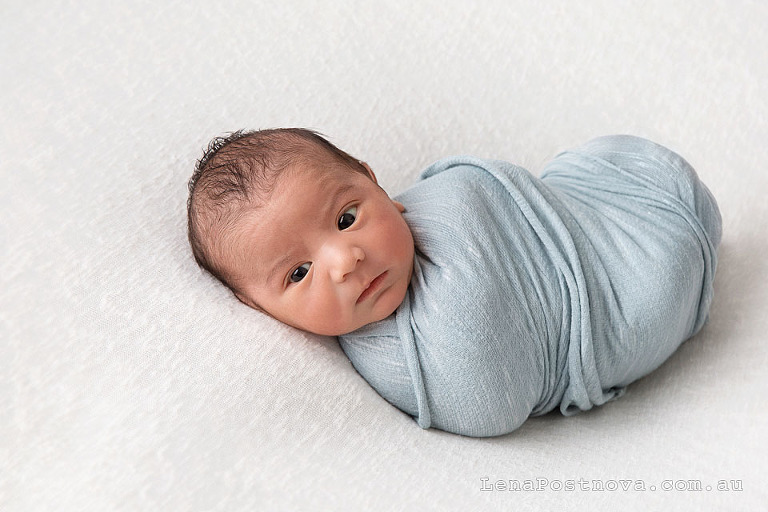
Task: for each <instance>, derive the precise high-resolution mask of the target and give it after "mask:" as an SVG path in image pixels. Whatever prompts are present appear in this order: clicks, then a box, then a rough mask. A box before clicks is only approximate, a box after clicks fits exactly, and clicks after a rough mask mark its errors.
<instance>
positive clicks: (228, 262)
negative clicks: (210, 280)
mask: <svg viewBox="0 0 768 512" xmlns="http://www.w3.org/2000/svg"><path fill="white" fill-rule="evenodd" d="M403 211H404V208H403V206H402V205H401V204H400V203H398V202H396V201H393V200H391V199H390V198H389V196H388V195H387V193H386V192H384V190H383V189H382V188H381V187H379V186H378V184H377V182H376V177H375V175H374V173H373V171H372V170H371V169H370V167H369V166H368V165H367V164H366V163H364V162H361V161H359V160H357V159H355V158H353V157H351V156H350V155H348V154H347V153H345V152H344V151H341V150H340V149H338V148H337V147H335V146H334V145H333V144H331V143H330V142H328V141H327V140H325V139H324V138H323V137H321V136H320V135H319V134H317V133H316V132H313V131H309V130H304V129H297V128H286V129H277V130H262V131H255V132H242V131H241V132H235V133H233V134H231V135H230V136H228V137H219V138H216V139H214V140H213V141H212V142H211V143H210V144H209V146H208V149H207V150H206V152H205V154H204V155H203V157H202V158H201V159H200V160H199V161H198V163H197V168H196V169H195V172H194V174H193V175H192V178H191V179H190V181H189V201H188V202H187V213H188V221H189V224H188V228H189V242H190V245H191V246H192V252H193V253H194V256H195V259H196V260H197V262H198V264H199V265H200V266H201V267H202V268H204V269H206V270H207V271H209V272H210V273H211V274H212V275H214V276H215V277H216V278H218V279H219V280H220V281H221V282H222V283H224V285H226V286H227V287H228V288H229V289H230V290H232V292H233V293H234V294H235V296H236V297H237V298H238V299H239V300H240V301H241V302H243V303H244V304H247V305H248V306H251V307H253V308H255V309H258V310H260V311H264V312H266V313H268V314H270V315H271V316H273V317H275V318H276V319H278V320H280V321H282V322H284V323H286V324H288V325H292V326H294V327H297V328H299V329H304V330H306V331H309V332H314V333H317V334H327V335H334V336H335V335H340V334H346V333H348V332H351V331H353V330H355V329H358V328H359V327H362V326H364V325H366V324H369V323H371V322H375V321H378V320H381V319H383V318H386V317H387V316H389V315H390V314H392V313H393V312H394V311H395V309H397V307H398V306H399V305H400V303H401V302H402V301H403V299H404V298H405V294H406V292H407V290H408V284H409V282H410V278H411V272H412V269H413V253H414V247H413V237H412V236H411V232H410V229H409V228H408V225H407V224H406V223H405V220H404V219H403V216H402V212H403Z"/></svg>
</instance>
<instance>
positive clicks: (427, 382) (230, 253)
mask: <svg viewBox="0 0 768 512" xmlns="http://www.w3.org/2000/svg"><path fill="white" fill-rule="evenodd" d="M188 214H189V239H190V244H191V246H192V250H193V253H194V255H195V258H196V260H197V262H198V263H199V264H200V265H201V266H202V267H203V268H204V269H206V270H208V271H209V272H211V273H212V274H213V275H214V276H215V277H217V278H218V279H219V280H220V281H221V282H222V283H224V284H225V285H226V286H227V287H229V288H230V289H231V290H232V292H233V293H234V294H235V296H236V297H237V298H238V299H239V300H240V301H242V302H243V303H245V304H247V305H248V306H251V307H253V308H255V309H257V310H260V311H263V312H265V313H267V314H269V315H271V316H273V317H274V318H276V319H278V320H280V321H282V322H284V323H286V324H289V325H292V326H294V327H297V328H300V329H304V330H307V331H310V332H314V333H318V334H325V335H335V336H339V342H340V344H341V347H342V349H343V350H344V352H345V353H346V354H347V356H348V357H349V359H350V360H351V361H352V364H353V365H354V367H355V369H356V370H357V371H358V372H359V373H360V374H361V375H362V376H363V378H365V379H366V381H367V382H368V383H369V384H370V385H371V386H373V387H374V388H375V389H376V391H377V392H378V393H379V394H380V395H381V396H383V397H384V398H385V399H386V400H387V401H389V402H390V403H391V404H393V405H394V406H396V407H398V408H399V409H401V410H402V411H404V412H406V413H408V414H409V415H411V416H413V417H415V418H416V419H417V421H418V424H419V425H420V426H421V427H422V428H429V427H435V428H439V429H442V430H446V431H449V432H454V433H458V434H463V435H467V436H475V437H479V436H496V435H500V434H504V433H507V432H511V431H512V430H514V429H516V428H517V427H519V426H520V425H521V424H522V423H523V422H524V421H525V419H526V418H528V417H529V416H531V415H540V414H544V413H547V412H549V411H551V410H553V409H555V408H558V407H559V409H560V411H561V412H562V413H563V414H565V415H571V414H574V413H576V412H578V411H583V410H588V409H590V408H591V407H592V406H594V405H601V404H603V403H605V402H607V401H608V400H611V399H614V398H617V397H618V396H620V395H621V394H622V393H623V391H624V388H625V387H626V386H627V385H628V384H629V383H631V382H632V381H634V380H637V379H639V378H640V377H642V376H644V375H647V374H648V373H650V372H651V371H653V370H654V369H656V368H657V367H659V366H660V365H661V364H662V363H663V362H664V361H665V360H666V359H667V358H668V357H669V356H670V355H671V354H672V353H673V352H674V351H675V350H676V349H677V347H678V346H679V345H680V344H681V343H682V342H683V341H684V340H686V339H688V338H689V337H691V336H693V335H694V334H696V333H697V332H698V331H699V330H700V329H701V328H702V326H703V325H704V323H705V322H706V320H707V318H708V310H709V306H710V303H711V301H712V292H713V290H712V283H713V280H714V274H715V269H716V266H717V253H716V251H717V246H718V245H719V243H720V238H721V218H720V212H719V210H718V207H717V203H716V202H715V199H714V198H713V196H712V194H711V193H710V192H709V190H708V189H707V188H706V186H705V185H704V184H703V183H701V182H700V181H699V179H698V177H697V175H696V173H695V171H694V170H693V168H691V166H690V165H689V164H688V163H687V162H686V161H685V160H684V159H683V158H682V157H680V156H679V155H677V154H675V153H673V152H672V151H670V150H668V149H666V148H664V147H662V146H659V145H657V144H655V143H653V142H650V141H647V140H644V139H640V138H637V137H630V136H610V137H602V138H599V139H595V140H593V141H590V142H588V143H587V144H585V145H582V146H580V147H578V148H576V149H573V150H571V151H567V152H564V153H562V154H560V155H558V156H557V157H556V158H555V159H554V160H553V161H552V162H550V163H549V164H548V165H547V166H546V167H545V169H544V171H543V172H542V174H541V177H540V178H536V177H534V176H532V175H531V174H530V173H528V172H527V171H526V170H524V169H522V168H520V167H517V166H514V165H512V164H509V163H506V162H502V161H494V160H483V159H479V158H474V157H468V156H461V157H453V158H448V159H444V160H440V161H438V162H436V163H435V164H433V165H432V166H430V167H429V168H427V169H426V170H425V171H424V172H423V173H422V174H421V176H420V180H419V181H418V182H417V183H416V184H415V185H414V186H412V187H411V188H410V189H408V190H406V191H405V192H403V193H402V194H400V195H399V196H397V197H396V198H395V199H394V200H393V199H390V198H389V197H388V196H387V194H386V193H385V192H384V191H383V190H382V189H381V188H380V187H379V186H378V184H377V182H376V176H375V175H374V173H373V171H372V170H371V168H370V167H369V166H368V165H367V164H366V163H364V162H360V161H358V160H357V159H355V158H353V157H351V156H350V155H348V154H347V153H345V152H343V151H341V150H340V149H338V148H336V147H335V146H333V145H332V144H331V143H329V142H328V141H327V140H325V139H324V138H323V137H321V136H320V135H319V134H317V133H315V132H312V131H308V130H302V129H278V130H263V131H258V132H246V133H244V132H236V133H234V134H232V135H230V136H229V137H226V138H217V139H214V141H213V142H212V143H211V144H210V145H209V147H208V150H207V151H206V153H205V155H204V156H203V158H202V159H201V160H200V161H199V162H198V166H197V169H196V171H195V173H194V175H193V176H192V179H191V180H190V197H189V202H188Z"/></svg>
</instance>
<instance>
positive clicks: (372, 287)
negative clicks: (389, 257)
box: [356, 271, 387, 304]
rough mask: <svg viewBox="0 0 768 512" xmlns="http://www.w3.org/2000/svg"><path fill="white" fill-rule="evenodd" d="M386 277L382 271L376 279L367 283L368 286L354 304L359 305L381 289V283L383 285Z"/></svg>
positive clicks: (385, 273)
mask: <svg viewBox="0 0 768 512" xmlns="http://www.w3.org/2000/svg"><path fill="white" fill-rule="evenodd" d="M386 277H387V272H386V271H384V272H383V273H381V274H380V275H379V276H378V277H376V279H374V280H373V281H371V282H370V283H368V286H367V287H366V288H365V290H363V293H361V294H360V296H359V297H358V298H357V302H356V304H360V303H361V302H363V301H364V300H365V299H367V298H368V297H370V296H371V295H372V294H374V293H375V292H376V291H377V290H378V289H379V288H381V285H382V283H384V279H385V278H386Z"/></svg>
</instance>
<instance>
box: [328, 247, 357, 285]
mask: <svg viewBox="0 0 768 512" xmlns="http://www.w3.org/2000/svg"><path fill="white" fill-rule="evenodd" d="M330 257H331V262H330V269H331V272H330V274H331V279H332V280H333V281H335V282H337V283H341V282H343V281H344V280H345V279H346V278H347V276H348V275H349V274H350V273H351V272H353V271H354V270H355V268H357V263H358V262H360V261H363V260H364V259H365V252H364V251H363V250H362V249H361V248H360V247H357V246H352V247H346V248H338V250H336V251H333V253H332V254H331V255H330Z"/></svg>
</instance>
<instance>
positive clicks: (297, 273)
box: [289, 263, 312, 283]
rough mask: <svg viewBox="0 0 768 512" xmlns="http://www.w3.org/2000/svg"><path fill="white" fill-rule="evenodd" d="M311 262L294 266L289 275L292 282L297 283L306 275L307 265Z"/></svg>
mask: <svg viewBox="0 0 768 512" xmlns="http://www.w3.org/2000/svg"><path fill="white" fill-rule="evenodd" d="M311 265H312V264H311V263H305V264H303V265H302V266H300V267H298V268H296V269H295V270H294V271H293V272H291V277H290V278H289V279H290V280H291V282H292V283H298V282H299V281H301V280H302V279H304V276H306V275H307V273H308V272H309V267H310V266H311Z"/></svg>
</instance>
